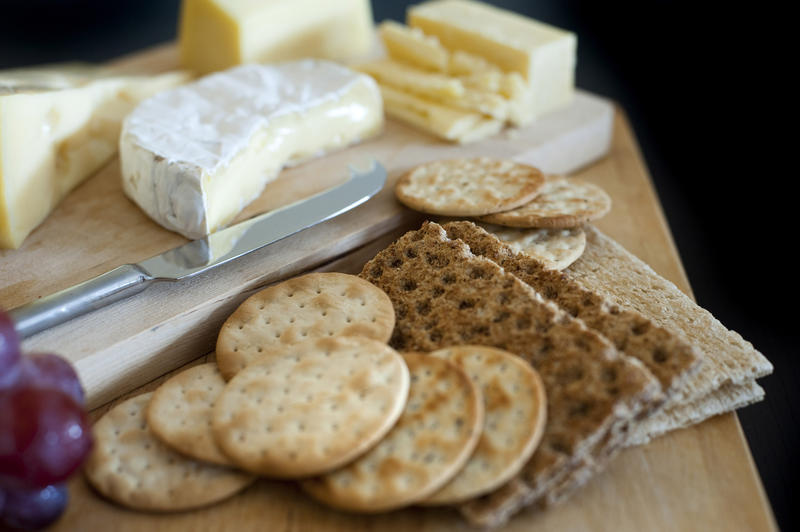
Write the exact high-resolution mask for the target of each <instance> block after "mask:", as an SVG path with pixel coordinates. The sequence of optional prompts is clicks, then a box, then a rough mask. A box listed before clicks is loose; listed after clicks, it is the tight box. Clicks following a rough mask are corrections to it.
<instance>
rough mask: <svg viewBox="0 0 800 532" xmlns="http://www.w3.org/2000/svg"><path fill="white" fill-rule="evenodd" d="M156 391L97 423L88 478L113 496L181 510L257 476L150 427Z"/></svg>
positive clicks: (141, 506) (132, 504) (140, 505)
mask: <svg viewBox="0 0 800 532" xmlns="http://www.w3.org/2000/svg"><path fill="white" fill-rule="evenodd" d="M151 396H152V393H146V394H142V395H138V396H136V397H133V398H131V399H128V400H126V401H124V402H122V403H120V404H118V405H117V406H115V407H114V408H112V409H111V410H109V411H108V412H107V413H106V414H105V415H104V416H103V417H102V418H100V420H99V421H98V422H97V423H95V425H94V427H93V428H92V432H93V434H94V449H92V454H91V455H90V456H89V459H88V460H87V462H86V465H85V466H84V472H85V474H86V478H87V479H88V480H89V482H90V483H91V484H92V486H94V488H95V489H96V490H97V491H99V492H100V493H101V494H103V495H105V496H106V497H108V498H109V499H111V500H113V501H115V502H117V503H119V504H122V505H123V506H127V507H129V508H134V509H137V510H148V511H162V512H168V511H179V510H188V509H191V508H199V507H201V506H207V505H209V504H213V503H215V502H218V501H221V500H222V499H225V498H227V497H230V496H231V495H233V494H235V493H237V492H238V491H241V490H242V489H244V488H245V487H247V486H248V485H249V484H250V483H251V482H253V480H254V477H252V476H250V475H246V474H243V473H241V472H239V471H236V470H234V469H230V468H227V467H222V466H218V465H212V464H207V463H204V462H199V461H196V460H193V459H191V458H187V457H185V456H183V455H181V454H179V453H177V452H175V451H173V450H172V449H170V448H169V447H167V446H166V445H164V444H163V443H161V441H160V440H158V439H157V438H156V437H155V436H153V434H152V433H151V432H150V430H149V428H148V426H147V422H146V420H145V409H146V408H147V404H148V402H149V401H150V398H151Z"/></svg>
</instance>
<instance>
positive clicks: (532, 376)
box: [422, 345, 547, 505]
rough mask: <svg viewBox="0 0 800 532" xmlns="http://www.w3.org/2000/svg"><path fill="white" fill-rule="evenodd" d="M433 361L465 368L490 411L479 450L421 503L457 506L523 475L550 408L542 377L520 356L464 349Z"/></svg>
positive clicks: (439, 353) (489, 349)
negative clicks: (443, 361)
mask: <svg viewBox="0 0 800 532" xmlns="http://www.w3.org/2000/svg"><path fill="white" fill-rule="evenodd" d="M430 355H431V356H435V357H439V358H443V359H445V360H448V361H450V362H453V363H454V364H456V365H457V366H458V367H460V368H461V369H463V370H464V371H465V372H466V373H467V375H469V377H470V378H471V379H472V382H473V383H474V384H475V385H476V386H478V387H479V388H480V390H481V393H482V395H483V404H484V410H485V412H486V415H485V420H484V424H483V433H482V434H481V439H480V442H479V443H478V447H476V448H475V452H474V453H472V456H471V457H470V459H469V461H468V462H467V464H466V465H465V466H464V468H463V469H462V470H461V471H460V472H459V473H458V475H456V476H455V478H453V479H452V480H451V481H450V482H448V483H447V484H446V485H445V486H444V487H443V488H442V489H440V490H439V491H437V492H436V493H434V494H433V495H432V496H431V497H429V498H428V499H426V500H425V501H423V502H422V504H426V505H428V504H455V503H459V502H462V501H465V500H467V499H471V498H474V497H478V496H480V495H483V494H484V493H487V492H489V491H492V490H493V489H496V488H498V487H500V486H501V485H502V484H504V483H506V482H507V481H509V480H510V479H511V478H512V477H513V476H514V475H516V474H517V473H519V471H520V469H522V466H523V465H525V462H527V461H528V459H529V458H530V457H531V455H532V454H533V452H534V451H535V450H536V446H537V445H539V441H540V440H541V439H542V434H543V433H544V424H545V418H546V417H547V406H546V399H545V394H544V385H543V384H542V381H541V379H540V378H539V374H538V373H536V371H535V370H534V369H533V368H531V366H530V365H529V364H528V363H526V362H525V361H524V360H522V359H521V358H519V357H518V356H516V355H513V354H511V353H509V352H507V351H503V350H501V349H496V348H493V347H485V346H476V345H465V346H457V347H451V348H447V349H440V350H438V351H434V352H432V353H430Z"/></svg>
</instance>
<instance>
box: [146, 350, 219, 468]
mask: <svg viewBox="0 0 800 532" xmlns="http://www.w3.org/2000/svg"><path fill="white" fill-rule="evenodd" d="M224 388H225V379H223V378H222V375H221V374H220V372H219V369H218V368H217V364H216V363H215V362H209V363H208V364H200V365H198V366H193V367H191V368H189V369H186V370H184V371H181V372H180V373H178V374H177V375H174V376H173V377H171V378H170V379H169V380H167V381H166V382H164V383H163V384H162V385H161V386H159V387H158V388H157V389H156V391H155V392H153V398H152V399H151V400H150V405H149V406H148V407H147V424H148V426H149V427H150V430H151V431H152V432H153V434H155V436H156V437H157V438H158V439H160V440H161V441H163V442H164V443H166V444H167V445H169V446H170V447H172V448H173V449H175V450H176V451H178V452H180V453H183V454H185V455H187V456H190V457H192V458H195V459H197V460H203V461H205V462H211V463H213V464H219V465H227V466H230V465H231V462H230V460H228V458H227V457H226V456H225V455H224V454H222V452H221V451H220V450H219V447H217V442H216V441H215V440H214V433H213V432H212V430H211V410H212V409H213V408H214V403H215V402H216V401H217V399H218V398H219V396H220V394H221V393H222V390H223V389H224Z"/></svg>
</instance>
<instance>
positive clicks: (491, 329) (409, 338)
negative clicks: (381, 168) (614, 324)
mask: <svg viewBox="0 0 800 532" xmlns="http://www.w3.org/2000/svg"><path fill="white" fill-rule="evenodd" d="M361 275H362V276H363V277H364V278H366V279H368V280H370V281H371V282H373V283H375V284H376V285H378V286H379V287H381V288H382V289H383V290H384V291H385V292H386V293H387V294H389V297H390V298H391V299H392V302H393V303H394V305H395V314H396V316H397V323H396V326H395V332H394V334H393V336H392V344H393V345H394V346H395V347H396V348H398V349H403V350H419V351H433V350H436V349H439V348H442V347H447V346H452V345H458V344H467V343H471V344H481V345H488V346H494V347H499V348H501V349H505V350H507V351H510V352H512V353H515V354H517V355H518V356H520V357H522V358H523V359H525V360H526V361H528V362H529V363H530V364H531V365H532V366H533V367H534V368H535V369H536V370H537V371H538V372H539V375H540V376H541V378H542V381H543V383H544V386H545V391H546V394H547V403H548V412H547V425H546V427H545V433H544V435H543V437H542V443H541V444H540V445H539V447H538V448H537V450H536V452H535V453H534V455H533V457H532V458H531V460H530V461H529V462H528V463H527V464H526V465H525V466H524V467H523V469H522V471H521V472H520V474H519V475H518V476H517V477H516V478H515V479H514V480H512V481H510V483H511V484H513V483H515V482H521V483H522V484H523V485H524V487H525V493H524V497H519V498H518V497H516V493H510V492H509V491H508V490H506V487H505V486H504V487H501V488H500V489H499V490H497V491H496V492H493V493H490V494H488V495H486V496H484V497H483V498H481V501H484V502H486V505H485V507H487V508H490V509H493V508H496V507H499V506H502V507H504V508H510V509H509V510H508V511H507V513H505V514H504V517H508V516H509V515H511V514H512V513H514V512H516V511H518V510H520V509H521V507H522V506H523V505H525V504H529V503H531V502H533V501H535V500H537V499H538V498H541V497H542V496H543V495H544V494H545V493H546V492H547V490H548V489H549V488H550V487H552V486H553V485H554V483H555V482H557V481H558V480H559V479H560V478H561V477H562V476H563V475H564V474H565V472H567V471H568V470H569V468H570V467H571V465H572V464H573V463H575V462H576V461H577V460H579V459H580V457H581V456H582V455H583V454H584V453H586V452H589V450H591V449H595V444H596V443H597V442H598V441H601V440H603V439H604V438H606V437H607V436H608V434H609V433H615V432H617V431H619V430H621V429H622V428H625V427H627V426H628V424H629V423H630V421H631V419H633V418H634V417H635V416H637V415H639V414H641V413H643V412H647V411H649V409H650V408H652V406H653V405H654V404H656V403H657V402H659V401H660V398H661V395H660V386H659V385H658V382H657V381H656V380H655V378H654V377H653V376H652V375H651V374H650V373H649V371H647V370H646V369H645V368H644V366H643V365H642V363H641V362H639V361H638V360H636V359H633V358H631V357H627V356H624V355H622V354H620V353H619V352H618V351H617V350H616V349H615V348H614V347H613V346H612V345H611V344H610V343H609V342H608V340H606V339H605V338H604V337H602V336H601V335H599V334H597V333H596V332H594V331H592V330H590V329H588V328H587V327H586V326H585V325H584V324H583V322H581V321H580V320H577V319H574V318H572V317H571V316H570V315H569V314H567V313H566V312H564V311H563V310H561V309H559V308H558V306H556V305H555V304H554V303H552V302H548V301H545V300H544V298H542V296H541V295H539V294H538V293H536V292H535V291H534V290H533V288H531V287H530V286H528V285H527V284H525V283H523V282H522V281H520V280H519V279H517V278H516V277H515V276H513V275H512V274H510V273H507V272H505V271H504V270H503V269H502V268H501V267H500V266H498V265H497V264H495V263H494V262H492V261H490V260H488V259H486V258H483V257H478V256H475V255H474V254H472V253H471V252H470V250H469V247H468V246H467V245H466V244H465V243H464V242H462V241H460V240H451V239H449V238H448V237H447V235H446V233H445V231H444V230H443V229H442V228H441V227H440V226H439V225H437V224H434V223H430V222H429V223H426V224H424V225H423V226H422V228H421V229H419V230H417V231H411V232H409V233H406V234H405V235H404V236H403V237H401V238H400V239H399V240H397V241H396V242H395V243H393V244H392V245H391V246H389V247H388V248H386V249H385V250H383V251H381V252H380V253H378V255H376V257H375V258H374V259H372V260H371V261H370V262H368V263H367V264H366V265H365V267H364V269H363V271H362V272H361ZM599 451H602V449H600V450H598V452H599ZM507 496H511V497H512V498H513V500H511V499H507Z"/></svg>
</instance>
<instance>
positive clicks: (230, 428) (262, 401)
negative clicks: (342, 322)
mask: <svg viewBox="0 0 800 532" xmlns="http://www.w3.org/2000/svg"><path fill="white" fill-rule="evenodd" d="M408 387H409V374H408V368H407V367H406V365H405V362H404V361H403V359H402V357H401V356H400V355H399V354H398V353H397V352H396V351H394V350H393V349H391V348H390V347H388V346H387V345H386V344H384V343H381V342H378V341H376V340H371V339H369V338H361V337H336V338H320V339H317V340H309V341H307V342H303V343H299V344H295V345H293V346H287V347H285V348H284V349H283V351H282V352H280V353H272V354H270V355H266V356H263V357H261V358H260V359H258V360H257V361H256V362H254V363H252V364H251V365H250V366H248V367H247V368H245V369H243V370H242V371H240V372H239V373H238V374H237V375H236V376H235V377H234V378H233V379H231V380H230V381H229V382H228V385H227V386H226V387H225V390H224V391H223V392H222V395H221V396H220V397H219V399H218V400H217V404H216V406H215V407H214V412H213V415H212V418H213V419H212V423H213V430H214V435H215V437H216V440H217V443H218V444H219V446H220V448H221V449H222V452H223V453H225V455H227V456H228V457H229V458H230V459H231V461H232V462H233V463H235V464H237V465H238V466H239V467H241V468H242V469H245V470H246V471H251V472H254V473H258V474H260V475H264V476H269V477H277V478H300V477H307V476H311V475H319V474H321V473H324V472H327V471H330V470H332V469H335V468H337V467H340V466H342V465H343V464H345V463H347V462H349V461H351V460H353V459H354V458H356V457H357V456H359V455H361V454H363V453H364V452H366V451H367V450H369V449H370V448H371V447H372V446H374V445H375V444H376V443H377V442H378V441H379V440H380V439H381V438H382V437H383V436H384V435H385V434H386V433H387V432H388V431H389V430H390V429H391V428H392V426H393V425H394V423H395V422H396V421H397V419H398V418H399V417H400V415H401V414H402V412H403V407H404V405H405V402H406V398H407V397H408Z"/></svg>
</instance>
